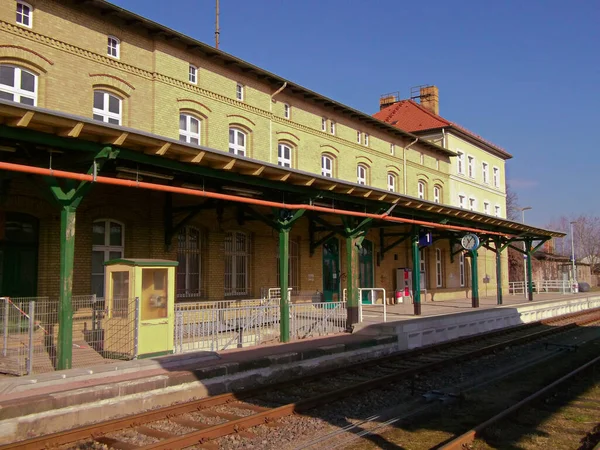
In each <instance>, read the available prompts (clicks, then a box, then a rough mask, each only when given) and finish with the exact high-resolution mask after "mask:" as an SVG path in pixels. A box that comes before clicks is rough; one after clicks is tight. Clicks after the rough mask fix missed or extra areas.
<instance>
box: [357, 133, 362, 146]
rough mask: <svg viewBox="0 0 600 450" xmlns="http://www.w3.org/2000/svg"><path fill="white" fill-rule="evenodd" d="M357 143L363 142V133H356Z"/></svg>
mask: <svg viewBox="0 0 600 450" xmlns="http://www.w3.org/2000/svg"><path fill="white" fill-rule="evenodd" d="M356 142H357V143H358V144H360V143H361V142H362V133H361V132H360V131H357V132H356Z"/></svg>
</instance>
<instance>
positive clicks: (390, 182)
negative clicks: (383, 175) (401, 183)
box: [387, 172, 396, 192]
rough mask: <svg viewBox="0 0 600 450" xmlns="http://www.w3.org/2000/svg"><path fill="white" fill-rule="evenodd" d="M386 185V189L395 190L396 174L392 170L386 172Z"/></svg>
mask: <svg viewBox="0 0 600 450" xmlns="http://www.w3.org/2000/svg"><path fill="white" fill-rule="evenodd" d="M387 187H388V191H390V192H396V175H394V174H393V173H392V172H388V174H387Z"/></svg>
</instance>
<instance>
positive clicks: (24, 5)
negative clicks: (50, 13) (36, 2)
mask: <svg viewBox="0 0 600 450" xmlns="http://www.w3.org/2000/svg"><path fill="white" fill-rule="evenodd" d="M19 6H20V7H21V12H19ZM25 8H27V12H25ZM15 12H16V19H15V20H16V22H17V23H18V24H19V25H22V26H24V27H27V28H31V27H32V25H33V8H32V7H31V5H30V4H29V3H25V2H21V1H17V5H16V9H15ZM19 17H20V19H21V21H19ZM24 18H26V19H27V21H28V22H29V23H23V19H24Z"/></svg>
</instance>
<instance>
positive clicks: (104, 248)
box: [91, 219, 125, 295]
mask: <svg viewBox="0 0 600 450" xmlns="http://www.w3.org/2000/svg"><path fill="white" fill-rule="evenodd" d="M97 223H103V224H104V244H103V245H99V244H92V253H94V252H103V253H104V258H103V260H104V262H106V261H109V260H110V259H111V257H110V254H111V253H117V252H119V253H120V254H121V256H119V258H124V257H125V224H124V223H123V222H120V221H118V220H114V219H98V220H94V222H93V223H92V227H93V226H94V225H95V224H97ZM111 223H114V224H116V225H119V226H120V227H121V245H110V224H111ZM92 236H93V232H92ZM92 239H93V237H92ZM112 259H114V258H112ZM104 275H105V274H104V271H102V272H92V273H91V276H92V280H93V279H94V277H100V276H102V292H104V287H105V285H106V278H105V276H104ZM92 287H93V283H92ZM94 293H95V292H94ZM104 295H106V292H104Z"/></svg>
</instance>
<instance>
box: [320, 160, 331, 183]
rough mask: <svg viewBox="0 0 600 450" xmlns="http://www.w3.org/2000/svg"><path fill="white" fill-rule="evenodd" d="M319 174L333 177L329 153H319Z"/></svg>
mask: <svg viewBox="0 0 600 450" xmlns="http://www.w3.org/2000/svg"><path fill="white" fill-rule="evenodd" d="M321 175H323V176H324V177H327V178H333V158H332V157H331V156H329V155H321Z"/></svg>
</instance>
